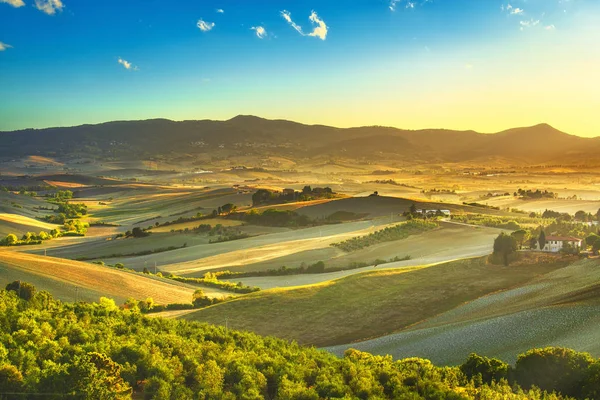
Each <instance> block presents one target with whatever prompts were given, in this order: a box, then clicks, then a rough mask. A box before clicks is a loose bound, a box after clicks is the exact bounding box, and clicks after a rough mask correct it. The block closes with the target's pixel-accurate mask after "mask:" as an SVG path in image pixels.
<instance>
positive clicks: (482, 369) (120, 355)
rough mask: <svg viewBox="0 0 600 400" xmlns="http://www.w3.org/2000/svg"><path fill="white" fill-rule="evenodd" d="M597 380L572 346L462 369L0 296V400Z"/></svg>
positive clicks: (414, 391)
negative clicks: (513, 361) (338, 352)
mask: <svg viewBox="0 0 600 400" xmlns="http://www.w3.org/2000/svg"><path fill="white" fill-rule="evenodd" d="M599 377H600V362H599V361H598V360H594V359H592V358H591V357H590V356H589V355H587V354H585V353H576V352H574V351H571V350H566V349H558V348H547V349H540V350H532V351H530V352H528V353H526V354H523V355H521V356H520V357H519V360H518V361H517V364H516V366H515V367H512V366H509V365H508V364H505V363H503V362H502V361H499V360H495V359H490V358H486V357H480V356H477V355H471V356H470V357H469V359H468V360H466V362H465V363H464V364H463V365H461V366H459V367H436V366H434V365H432V364H431V363H430V362H429V361H427V360H423V359H418V358H411V359H405V360H397V361H394V360H393V359H392V358H391V357H390V356H386V357H382V356H373V355H371V354H368V353H362V352H359V351H356V350H349V351H347V352H346V354H345V356H344V357H343V358H337V357H335V356H333V355H331V354H329V353H327V352H324V351H320V350H317V349H315V348H307V347H302V346H299V345H298V344H296V343H290V342H286V341H284V340H280V339H276V338H272V337H260V336H257V335H255V334H252V333H246V332H239V331H231V330H227V329H226V328H224V327H218V326H211V325H206V324H199V323H193V322H187V321H179V320H167V319H162V318H153V319H151V318H147V317H145V316H143V315H142V314H141V313H140V311H139V310H138V309H135V308H131V309H123V308H122V307H118V306H117V305H115V303H114V301H112V300H110V299H107V298H101V299H100V301H99V303H83V302H79V303H62V302H60V301H58V300H54V299H53V298H52V296H51V295H50V294H49V293H48V292H43V291H42V292H36V290H35V288H34V287H33V286H31V285H28V284H26V283H19V284H12V285H9V286H7V290H2V291H0V398H2V399H15V398H38V397H39V396H40V395H43V396H44V398H52V399H63V398H86V399H87V398H93V399H128V398H131V397H132V396H134V397H135V398H147V399H322V398H337V399H412V400H416V399H434V400H435V399H439V400H443V399H447V400H462V399H464V400H467V399H482V400H483V399H515V400H518V399H546V400H558V399H567V398H577V399H584V398H598V395H599V394H600V379H598V378H599ZM519 384H520V386H521V387H523V389H521V388H520V386H519ZM539 388H542V389H544V390H545V391H543V390H542V389H539ZM547 392H548V393H547ZM550 392H557V393H562V394H556V393H550ZM569 396H570V397H569Z"/></svg>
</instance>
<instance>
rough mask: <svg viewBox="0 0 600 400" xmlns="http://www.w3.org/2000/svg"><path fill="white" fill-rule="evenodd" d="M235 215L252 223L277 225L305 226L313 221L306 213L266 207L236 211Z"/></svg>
mask: <svg viewBox="0 0 600 400" xmlns="http://www.w3.org/2000/svg"><path fill="white" fill-rule="evenodd" d="M236 216H237V217H238V218H239V219H241V220H242V221H245V222H248V223H249V224H254V225H263V226H278V227H289V228H296V227H306V226H311V225H313V224H314V223H315V222H314V221H313V220H311V219H310V218H309V217H308V216H306V215H301V214H298V213H297V212H295V211H290V210H275V209H272V208H270V209H268V210H265V211H263V212H262V213H259V212H258V211H256V210H250V211H248V212H246V213H238V214H236Z"/></svg>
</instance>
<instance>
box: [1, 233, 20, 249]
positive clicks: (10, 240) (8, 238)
mask: <svg viewBox="0 0 600 400" xmlns="http://www.w3.org/2000/svg"><path fill="white" fill-rule="evenodd" d="M18 241H19V238H18V237H17V235H15V234H14V233H9V234H8V235H7V236H6V238H5V239H4V242H5V243H6V244H7V245H8V246H12V245H14V244H16V243H17V242H18Z"/></svg>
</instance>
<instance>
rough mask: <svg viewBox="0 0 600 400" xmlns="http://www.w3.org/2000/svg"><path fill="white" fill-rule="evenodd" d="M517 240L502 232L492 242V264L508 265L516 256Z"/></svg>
mask: <svg viewBox="0 0 600 400" xmlns="http://www.w3.org/2000/svg"><path fill="white" fill-rule="evenodd" d="M517 248H518V246H517V240H516V238H515V237H514V236H513V235H507V234H506V233H504V232H502V233H501V234H500V235H498V237H497V238H496V239H495V240H494V252H493V253H492V262H494V263H496V264H500V263H502V264H504V265H509V264H510V262H511V261H514V260H515V259H516V256H517Z"/></svg>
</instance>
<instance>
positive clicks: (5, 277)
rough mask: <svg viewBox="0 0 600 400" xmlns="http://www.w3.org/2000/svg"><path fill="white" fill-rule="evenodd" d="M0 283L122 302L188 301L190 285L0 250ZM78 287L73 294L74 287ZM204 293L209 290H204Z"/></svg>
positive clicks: (62, 295) (70, 296)
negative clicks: (17, 282) (18, 282)
mask: <svg viewBox="0 0 600 400" xmlns="http://www.w3.org/2000/svg"><path fill="white" fill-rule="evenodd" d="M0 271H1V273H0V285H2V286H4V285H6V284H7V283H8V282H10V281H13V280H16V279H20V280H23V281H29V282H31V283H33V284H34V285H36V287H38V289H40V290H49V291H50V292H51V293H52V294H53V295H54V296H56V297H57V298H60V299H64V300H74V299H75V297H76V295H77V296H78V298H79V300H89V301H97V300H98V298H99V297H100V296H105V297H111V298H114V299H115V300H116V301H117V302H123V301H125V300H126V299H127V298H129V297H134V298H136V299H146V298H147V297H152V298H153V299H154V301H155V302H157V303H162V304H164V303H175V302H189V301H190V300H191V296H192V293H193V292H194V288H192V287H191V286H187V285H183V284H178V283H176V282H171V281H167V280H161V279H159V278H149V277H146V276H143V275H138V274H133V273H129V272H125V271H119V270H115V269H111V268H108V267H102V266H99V265H94V264H88V263H82V262H77V261H71V260H65V259H60V258H52V257H44V256H36V255H32V254H26V253H21V252H15V251H8V250H0ZM76 287H77V288H79V289H80V290H79V293H78V294H77V293H76V291H75V288H76ZM206 292H207V294H208V292H210V290H206Z"/></svg>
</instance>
